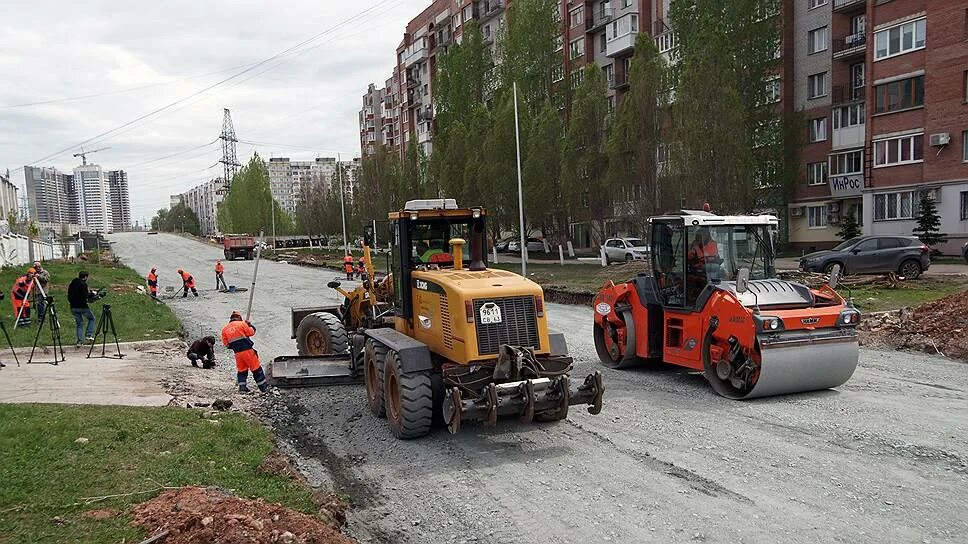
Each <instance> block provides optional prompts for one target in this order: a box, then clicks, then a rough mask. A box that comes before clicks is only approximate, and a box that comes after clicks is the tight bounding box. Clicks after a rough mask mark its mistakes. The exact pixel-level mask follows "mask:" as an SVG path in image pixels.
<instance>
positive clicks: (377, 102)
mask: <svg viewBox="0 0 968 544" xmlns="http://www.w3.org/2000/svg"><path fill="white" fill-rule="evenodd" d="M385 92H386V87H377V86H376V85H374V84H373V83H370V86H369V87H368V88H367V90H366V94H365V95H363V109H361V110H360V149H361V150H362V151H363V153H364V154H367V155H369V154H370V153H373V152H374V151H375V150H376V146H378V145H384V143H385V140H384V137H383V135H384V131H383V115H382V114H383V94H384V93H385Z"/></svg>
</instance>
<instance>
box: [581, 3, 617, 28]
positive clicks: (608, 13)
mask: <svg viewBox="0 0 968 544" xmlns="http://www.w3.org/2000/svg"><path fill="white" fill-rule="evenodd" d="M614 15H615V11H614V10H613V9H612V8H611V7H606V8H603V9H601V10H598V11H596V12H595V13H594V15H593V16H592V18H591V19H589V20H588V21H586V22H585V28H586V29H587V31H588V32H598V31H599V30H602V29H603V28H605V25H607V24H608V23H610V22H611V21H612V17H614Z"/></svg>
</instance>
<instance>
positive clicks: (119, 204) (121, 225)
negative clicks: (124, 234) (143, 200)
mask: <svg viewBox="0 0 968 544" xmlns="http://www.w3.org/2000/svg"><path fill="white" fill-rule="evenodd" d="M106 175H107V178H108V192H109V194H110V199H111V217H112V220H113V221H112V222H113V223H114V230H115V231H116V232H117V231H125V230H128V229H130V228H131V199H130V198H129V196H128V173H127V172H125V171H124V170H111V171H110V172H107V173H106Z"/></svg>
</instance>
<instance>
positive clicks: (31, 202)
mask: <svg viewBox="0 0 968 544" xmlns="http://www.w3.org/2000/svg"><path fill="white" fill-rule="evenodd" d="M24 181H25V187H26V190H27V213H28V215H29V218H30V219H33V220H34V221H37V222H38V223H74V224H78V223H80V216H79V213H78V207H77V191H76V190H75V189H74V175H73V174H66V173H63V172H60V171H59V170H57V169H56V168H54V167H38V166H24Z"/></svg>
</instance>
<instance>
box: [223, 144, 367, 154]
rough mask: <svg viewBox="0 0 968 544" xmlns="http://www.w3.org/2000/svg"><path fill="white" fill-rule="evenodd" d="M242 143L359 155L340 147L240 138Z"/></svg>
mask: <svg viewBox="0 0 968 544" xmlns="http://www.w3.org/2000/svg"><path fill="white" fill-rule="evenodd" d="M239 143H240V144H247V145H251V146H253V147H257V146H265V147H275V148H280V149H299V150H303V151H315V152H319V153H345V154H347V155H358V154H359V153H357V152H355V151H345V150H344V151H341V150H339V149H322V148H319V147H311V146H308V145H297V144H281V143H273V142H255V141H252V140H239Z"/></svg>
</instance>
